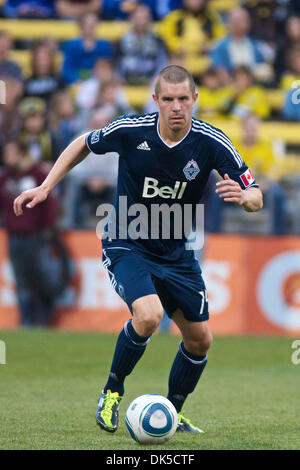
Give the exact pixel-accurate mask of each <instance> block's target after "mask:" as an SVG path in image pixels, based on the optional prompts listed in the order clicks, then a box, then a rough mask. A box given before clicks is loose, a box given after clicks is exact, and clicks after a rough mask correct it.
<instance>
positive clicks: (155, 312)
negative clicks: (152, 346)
mask: <svg viewBox="0 0 300 470" xmlns="http://www.w3.org/2000/svg"><path fill="white" fill-rule="evenodd" d="M163 314H164V312H163V309H160V308H156V309H147V310H144V311H140V312H139V314H138V320H136V322H135V323H136V324H137V325H138V329H139V334H140V335H141V336H150V335H152V333H154V331H155V330H156V329H157V328H158V327H159V324H160V322H161V319H162V317H163Z"/></svg>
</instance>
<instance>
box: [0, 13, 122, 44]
mask: <svg viewBox="0 0 300 470" xmlns="http://www.w3.org/2000/svg"><path fill="white" fill-rule="evenodd" d="M128 29H129V24H128V23H126V22H121V21H115V22H110V21H103V22H100V23H99V26H98V29H97V34H98V37H101V38H106V39H108V40H109V41H116V40H117V39H119V38H120V37H121V36H122V35H123V34H124V33H126V32H127V31H128ZM0 30H5V31H7V32H9V33H10V34H11V36H12V37H13V38H14V39H41V38H44V37H47V36H52V37H54V38H55V39H57V40H58V41H66V40H68V39H73V38H74V37H76V36H78V34H79V29H78V26H77V23H76V22H75V21H63V20H7V19H3V18H1V19H0Z"/></svg>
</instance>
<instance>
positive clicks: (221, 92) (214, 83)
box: [198, 67, 232, 121]
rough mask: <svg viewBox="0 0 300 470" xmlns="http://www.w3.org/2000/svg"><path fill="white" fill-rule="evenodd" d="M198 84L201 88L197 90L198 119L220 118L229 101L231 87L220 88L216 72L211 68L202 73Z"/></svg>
mask: <svg viewBox="0 0 300 470" xmlns="http://www.w3.org/2000/svg"><path fill="white" fill-rule="evenodd" d="M200 82H201V86H199V88H198V93H199V97H198V117H199V119H204V120H205V121H206V120H208V121H209V120H210V119H213V118H218V117H222V116H223V115H224V112H225V110H226V108H227V107H228V102H229V101H230V99H231V95H232V89H231V87H228V86H221V83H220V79H219V76H218V73H217V70H216V69H214V68H212V67H211V68H209V69H208V70H206V72H204V74H203V75H202V77H201V78H200Z"/></svg>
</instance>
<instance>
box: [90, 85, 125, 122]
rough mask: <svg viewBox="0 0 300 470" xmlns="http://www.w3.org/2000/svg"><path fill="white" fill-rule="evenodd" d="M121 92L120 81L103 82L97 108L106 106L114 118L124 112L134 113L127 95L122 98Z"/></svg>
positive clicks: (97, 98) (96, 103) (96, 104)
mask: <svg viewBox="0 0 300 470" xmlns="http://www.w3.org/2000/svg"><path fill="white" fill-rule="evenodd" d="M120 93H121V90H120V88H119V83H118V82H117V81H116V80H115V81H111V82H107V83H105V84H103V86H102V87H101V89H100V91H99V93H98V96H97V97H96V101H95V108H96V109H102V108H105V109H106V110H107V111H108V112H109V114H110V115H111V116H112V119H113V118H115V117H116V116H120V115H122V114H134V110H133V109H132V108H131V107H130V105H129V104H128V101H127V99H126V97H125V98H124V99H123V100H120Z"/></svg>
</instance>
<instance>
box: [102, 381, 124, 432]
mask: <svg viewBox="0 0 300 470" xmlns="http://www.w3.org/2000/svg"><path fill="white" fill-rule="evenodd" d="M121 399H122V397H120V396H119V394H118V392H114V393H112V392H111V391H110V390H107V393H105V392H104V391H103V392H102V393H101V395H100V397H99V400H98V406H97V411H96V421H97V424H98V425H99V426H100V428H102V429H104V430H105V431H108V432H116V430H117V429H118V423H119V406H120V401H121Z"/></svg>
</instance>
